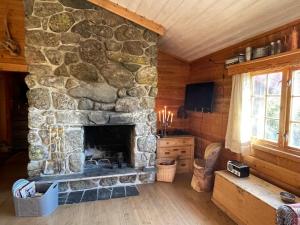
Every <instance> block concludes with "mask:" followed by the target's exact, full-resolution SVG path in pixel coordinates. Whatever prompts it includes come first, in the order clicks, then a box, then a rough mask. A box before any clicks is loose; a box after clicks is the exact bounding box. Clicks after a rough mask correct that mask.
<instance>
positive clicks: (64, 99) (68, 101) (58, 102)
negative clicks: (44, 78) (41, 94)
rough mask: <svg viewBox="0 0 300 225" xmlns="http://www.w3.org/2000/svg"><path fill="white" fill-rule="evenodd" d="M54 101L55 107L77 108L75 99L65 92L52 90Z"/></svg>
mask: <svg viewBox="0 0 300 225" xmlns="http://www.w3.org/2000/svg"><path fill="white" fill-rule="evenodd" d="M52 102H53V107H54V108H55V109H76V105H75V101H74V100H73V99H72V98H70V97H69V96H67V95H65V94H61V93H58V92H52Z"/></svg>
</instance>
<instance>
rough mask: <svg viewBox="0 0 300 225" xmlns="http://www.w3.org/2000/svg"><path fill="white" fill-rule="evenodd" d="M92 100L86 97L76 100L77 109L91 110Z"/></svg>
mask: <svg viewBox="0 0 300 225" xmlns="http://www.w3.org/2000/svg"><path fill="white" fill-rule="evenodd" d="M93 107H94V102H93V101H91V100H90V99H87V98H82V99H80V100H79V102H78V109H80V110H92V109H93Z"/></svg>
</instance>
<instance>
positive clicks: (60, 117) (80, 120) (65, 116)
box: [55, 111, 89, 125]
mask: <svg viewBox="0 0 300 225" xmlns="http://www.w3.org/2000/svg"><path fill="white" fill-rule="evenodd" d="M55 117H56V122H57V123H59V124H65V125H84V124H88V123H89V121H88V118H87V115H86V114H85V113H82V112H76V111H70V112H65V111H63V112H56V113H55Z"/></svg>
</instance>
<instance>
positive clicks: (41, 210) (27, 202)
mask: <svg viewBox="0 0 300 225" xmlns="http://www.w3.org/2000/svg"><path fill="white" fill-rule="evenodd" d="M35 188H36V191H37V192H40V193H44V194H43V195H42V196H41V197H34V198H16V197H13V199H14V205H15V212H16V216H47V215H50V214H51V213H52V212H54V211H55V209H56V208H57V207H58V184H57V183H41V184H39V183H37V184H36V185H35Z"/></svg>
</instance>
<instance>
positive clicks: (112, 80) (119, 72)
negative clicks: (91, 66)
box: [101, 63, 134, 88]
mask: <svg viewBox="0 0 300 225" xmlns="http://www.w3.org/2000/svg"><path fill="white" fill-rule="evenodd" d="M101 74H102V75H103V77H104V78H105V79H106V80H107V82H108V83H109V84H110V85H111V86H114V87H116V88H123V87H124V88H129V87H132V86H133V85H134V76H133V74H132V73H131V72H130V71H128V70H127V69H126V68H124V67H123V66H121V65H119V64H116V63H114V64H106V65H105V66H103V67H102V68H101Z"/></svg>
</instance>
